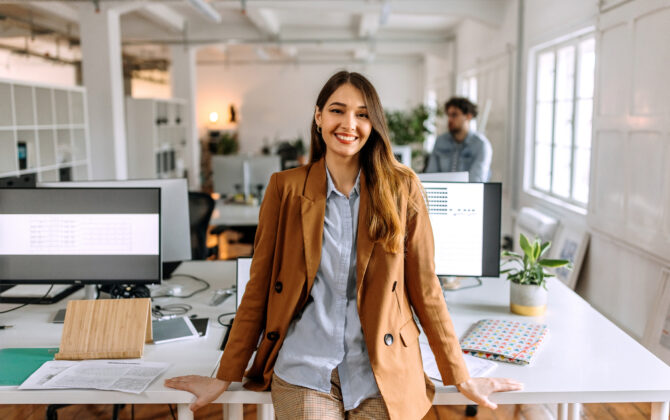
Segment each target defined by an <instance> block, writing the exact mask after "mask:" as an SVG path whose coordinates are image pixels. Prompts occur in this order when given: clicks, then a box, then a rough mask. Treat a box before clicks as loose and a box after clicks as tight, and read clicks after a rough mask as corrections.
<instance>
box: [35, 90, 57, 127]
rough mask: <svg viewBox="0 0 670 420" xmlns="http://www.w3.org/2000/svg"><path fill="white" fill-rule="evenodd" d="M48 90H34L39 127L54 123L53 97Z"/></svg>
mask: <svg viewBox="0 0 670 420" xmlns="http://www.w3.org/2000/svg"><path fill="white" fill-rule="evenodd" d="M51 92H52V91H51V90H50V89H46V88H35V99H36V102H37V124H38V125H39V126H45V125H51V124H53V123H54V112H53V97H52V94H51Z"/></svg>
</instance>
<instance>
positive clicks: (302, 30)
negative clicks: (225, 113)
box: [0, 0, 509, 63]
mask: <svg viewBox="0 0 670 420" xmlns="http://www.w3.org/2000/svg"><path fill="white" fill-rule="evenodd" d="M193 1H195V0H193ZM204 1H206V0H204ZM86 3H88V4H87V5H86V6H87V7H90V4H91V3H92V2H91V0H69V1H13V2H12V1H2V0H0V15H7V16H9V17H10V18H11V19H9V20H5V21H4V22H0V23H1V24H0V38H1V37H9V36H14V37H15V36H16V35H17V32H18V33H21V32H20V29H23V31H24V33H26V34H28V33H30V22H32V24H33V25H35V27H39V28H49V29H52V30H55V31H56V32H58V33H60V34H62V35H63V36H66V35H67V34H69V35H70V37H72V38H77V37H78V28H77V26H78V25H77V21H78V11H77V8H78V7H80V6H81V5H82V4H86ZM207 3H208V5H209V6H211V7H212V8H213V10H215V12H216V13H217V14H218V15H220V22H214V21H213V20H211V19H210V18H208V17H207V16H205V14H203V13H201V12H200V11H199V10H197V9H196V7H193V6H192V5H191V3H190V1H189V0H162V1H158V0H156V1H149V0H144V1H128V0H126V1H105V0H100V1H99V4H100V6H101V7H102V8H103V9H105V8H114V9H116V10H120V11H122V12H124V13H123V15H122V19H121V32H122V39H123V43H124V49H125V51H126V52H130V53H133V54H136V55H141V56H146V57H147V58H156V57H161V56H162V57H166V58H167V57H168V51H169V49H168V48H167V47H168V46H169V45H175V44H181V43H184V42H186V43H188V44H191V45H196V46H200V47H204V48H206V49H204V51H207V52H208V53H207V54H204V55H205V56H206V57H208V59H211V60H216V59H225V60H228V61H229V62H230V63H234V62H236V60H240V61H242V60H244V61H245V62H248V61H249V60H259V61H272V60H323V59H329V58H331V59H333V58H335V59H346V58H349V59H351V60H360V61H371V60H379V59H384V58H397V57H405V58H408V57H417V58H418V57H421V56H422V55H423V54H425V53H428V52H431V51H439V50H444V46H445V44H446V43H447V42H448V41H449V40H450V39H452V38H453V35H452V34H453V33H454V30H455V28H456V26H457V25H458V24H459V23H460V22H462V21H463V20H464V19H474V20H478V21H480V22H482V23H484V24H487V25H490V26H496V25H497V24H498V22H500V21H502V17H503V15H504V13H505V12H506V8H507V7H508V3H509V0H211V1H209V2H207ZM16 22H19V24H18V26H19V27H20V28H19V29H18V30H17V29H16V28H13V30H9V29H8V28H6V26H7V25H9V24H10V23H16ZM10 26H11V25H10ZM202 56H203V54H202V53H201V54H199V57H202Z"/></svg>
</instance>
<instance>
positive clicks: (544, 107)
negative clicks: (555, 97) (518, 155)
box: [535, 102, 554, 145]
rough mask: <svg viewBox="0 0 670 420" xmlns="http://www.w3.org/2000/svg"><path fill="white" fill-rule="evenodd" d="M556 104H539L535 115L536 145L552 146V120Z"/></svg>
mask: <svg viewBox="0 0 670 420" xmlns="http://www.w3.org/2000/svg"><path fill="white" fill-rule="evenodd" d="M553 109H554V104H553V103H552V102H544V103H539V104H537V110H536V115H535V143H539V144H546V145H550V144H551V132H552V127H551V119H552V115H551V114H552V112H553Z"/></svg>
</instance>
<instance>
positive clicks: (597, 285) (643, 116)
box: [456, 0, 670, 339]
mask: <svg viewBox="0 0 670 420" xmlns="http://www.w3.org/2000/svg"><path fill="white" fill-rule="evenodd" d="M517 3H518V1H511V2H510V4H512V5H513V7H514V8H516V7H517ZM523 3H524V5H525V6H524V9H525V15H524V37H523V67H522V69H521V70H522V84H521V86H520V88H521V90H520V99H521V101H522V102H521V112H522V116H523V118H522V120H523V126H522V127H519V130H518V131H514V132H515V133H518V135H517V136H515V137H514V138H513V140H512V141H510V143H509V144H508V153H510V154H512V153H514V152H515V150H517V151H516V152H515V154H514V155H511V156H510V159H508V162H512V161H513V160H514V159H515V160H516V162H517V164H518V165H520V166H519V167H518V173H516V174H515V173H512V176H511V179H510V181H511V182H510V183H508V185H513V189H514V194H515V195H516V198H517V199H518V206H517V207H521V206H533V207H536V208H540V209H542V210H543V211H545V212H547V213H550V214H552V215H554V216H556V217H558V218H559V219H560V220H561V222H562V223H564V224H570V225H573V226H575V227H578V228H579V227H581V228H584V229H586V230H587V231H588V232H589V233H590V235H591V242H590V244H589V250H588V253H587V255H586V258H585V261H584V266H583V267H582V273H581V278H580V282H579V284H578V286H577V292H578V293H580V294H581V295H582V296H583V297H584V298H585V299H586V300H588V301H589V302H590V303H591V304H592V305H594V306H595V307H596V308H597V309H598V310H600V311H601V312H603V313H604V314H605V315H606V316H607V317H609V318H610V319H611V320H613V321H614V322H615V323H617V324H618V325H619V326H621V327H622V328H623V329H624V330H626V331H628V332H629V333H630V334H631V335H632V336H633V337H636V338H638V339H641V338H642V335H643V333H644V329H645V326H646V325H647V323H648V321H649V319H650V316H651V315H652V311H653V308H652V302H653V301H654V297H655V295H656V294H657V291H658V288H659V284H660V281H661V269H662V268H663V267H668V266H670V108H668V101H667V98H668V97H670V90H669V89H670V88H669V87H668V86H669V85H668V83H667V78H666V77H665V76H664V71H663V69H665V68H667V65H668V63H669V62H670V55H669V54H670V53H668V49H667V45H668V42H670V38H669V35H668V31H667V28H668V27H669V26H670V6H668V3H667V1H666V2H664V1H662V0H632V1H629V2H623V3H620V5H619V6H618V7H615V8H613V9H611V10H607V11H605V12H602V13H601V12H600V11H599V9H598V2H597V1H596V0H588V1H584V0H566V1H562V2H555V1H553V0H525V1H524V2H523ZM514 13H516V12H514ZM514 19H515V18H514V16H513V13H512V11H511V10H509V9H508V13H507V16H506V18H505V19H504V21H503V22H502V23H501V26H500V27H499V28H494V29H491V28H488V27H485V26H484V25H482V24H480V23H477V22H472V21H469V22H464V23H463V24H462V25H461V26H460V27H459V30H458V32H457V36H458V41H457V61H456V62H457V63H458V64H457V68H458V72H459V74H461V75H463V74H467V73H468V72H472V71H475V72H476V73H477V74H478V75H481V74H483V73H482V72H481V71H480V70H478V69H482V68H484V67H485V63H486V62H487V61H493V59H492V58H491V57H495V54H496V52H497V51H501V50H502V48H503V46H504V44H506V43H512V44H516V41H515V35H516V27H515V25H512V24H511V23H513V21H514ZM589 26H592V27H597V28H599V29H598V31H597V35H596V36H597V43H598V47H597V48H598V56H597V60H598V64H597V70H596V72H597V75H596V83H597V88H596V93H595V94H596V98H595V100H596V114H595V116H594V137H593V156H592V160H591V172H592V174H591V182H590V189H591V197H590V204H589V215H588V216H587V215H585V214H584V213H585V212H579V211H574V210H571V209H568V208H565V207H562V206H559V205H556V204H555V203H551V202H548V201H547V200H545V199H542V198H541V197H538V196H535V195H533V194H529V193H527V192H525V191H524V188H523V183H522V177H523V171H524V169H523V166H522V165H523V164H524V150H525V149H526V148H527V147H529V146H527V145H526V137H527V136H526V130H525V125H526V121H527V119H528V116H527V115H526V100H527V98H526V93H527V92H526V91H527V87H528V85H527V81H528V76H529V75H528V74H527V73H528V61H529V59H530V58H531V57H529V50H530V49H532V48H533V47H535V46H537V45H540V44H543V43H546V42H549V41H551V40H553V39H556V38H558V37H561V36H564V35H567V34H570V33H573V32H575V31H577V30H579V29H582V28H585V27H589ZM513 64H514V63H513ZM473 69H474V70H473ZM480 83H481V82H480ZM494 85H495V84H494ZM481 90H482V87H480V91H481ZM484 90H488V88H484ZM511 93H514V92H511ZM480 95H481V94H480ZM480 97H481V96H480ZM492 117H493V113H492ZM513 123H514V119H513V114H512V113H510V114H509V118H507V119H505V120H504V121H501V124H503V125H504V126H505V127H506V129H505V130H506V131H507V132H510V130H509V127H510V126H512V125H513ZM508 169H511V170H512V172H514V168H508ZM513 210H518V208H517V209H513Z"/></svg>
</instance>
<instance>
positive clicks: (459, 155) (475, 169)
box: [424, 131, 493, 182]
mask: <svg viewBox="0 0 670 420" xmlns="http://www.w3.org/2000/svg"><path fill="white" fill-rule="evenodd" d="M492 155H493V149H492V148H491V143H490V142H489V140H488V139H487V138H486V137H485V136H484V135H483V134H480V133H476V132H474V131H469V132H468V135H467V136H466V137H465V139H464V140H463V141H462V142H458V141H456V140H455V139H454V137H453V136H452V135H451V133H448V132H447V133H444V134H442V135H441V136H439V137H438V138H437V139H435V147H434V148H433V151H432V153H431V154H430V157H429V158H428V165H427V166H426V169H425V171H424V172H469V178H470V182H486V181H488V180H489V178H490V176H491V174H490V170H491V157H492Z"/></svg>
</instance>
